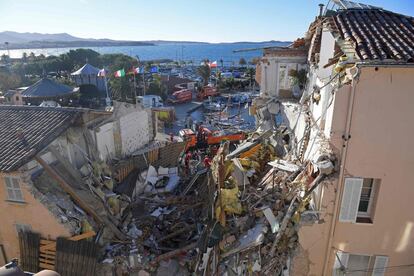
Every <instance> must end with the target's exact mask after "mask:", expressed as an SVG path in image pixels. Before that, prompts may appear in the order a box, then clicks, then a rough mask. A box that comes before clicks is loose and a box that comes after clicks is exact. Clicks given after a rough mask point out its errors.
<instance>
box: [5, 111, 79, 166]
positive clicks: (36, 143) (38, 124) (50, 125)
mask: <svg viewBox="0 0 414 276" xmlns="http://www.w3.org/2000/svg"><path fill="white" fill-rule="evenodd" d="M78 114H80V112H79V111H77V110H72V109H67V108H47V107H30V106H0V171H4V172H9V171H13V170H16V169H18V168H19V167H20V166H22V165H24V164H25V163H26V162H28V161H29V160H30V159H31V158H32V157H33V156H34V155H36V154H37V153H38V152H39V151H40V150H42V149H43V148H44V147H46V146H47V145H48V144H49V143H51V142H52V141H53V140H54V139H55V138H56V137H58V136H59V135H60V134H62V132H63V131H65V130H66V129H67V128H69V126H70V125H71V124H72V122H73V121H74V119H75V118H76V117H77V115H78Z"/></svg>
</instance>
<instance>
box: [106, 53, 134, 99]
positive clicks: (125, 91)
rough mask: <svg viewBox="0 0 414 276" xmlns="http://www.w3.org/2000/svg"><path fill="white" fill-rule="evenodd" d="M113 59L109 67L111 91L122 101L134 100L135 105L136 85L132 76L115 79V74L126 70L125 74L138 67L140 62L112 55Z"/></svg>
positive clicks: (121, 55)
mask: <svg viewBox="0 0 414 276" xmlns="http://www.w3.org/2000/svg"><path fill="white" fill-rule="evenodd" d="M110 57H111V58H114V60H113V63H112V65H111V66H109V71H110V72H111V73H110V75H111V77H110V86H111V90H112V92H113V93H114V98H115V99H117V100H121V101H127V99H132V102H133V103H135V99H134V96H135V93H134V89H135V87H134V83H133V80H132V77H133V76H131V75H129V74H127V75H126V76H125V77H121V78H115V76H114V74H113V73H114V72H115V71H117V70H121V69H124V70H125V72H128V70H130V69H131V68H132V67H135V66H137V65H138V61H137V60H136V59H134V58H132V57H130V56H127V55H123V54H117V55H111V56H110Z"/></svg>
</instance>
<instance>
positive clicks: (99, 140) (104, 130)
mask: <svg viewBox="0 0 414 276" xmlns="http://www.w3.org/2000/svg"><path fill="white" fill-rule="evenodd" d="M95 137H96V147H97V150H98V154H99V158H100V159H101V160H103V161H105V160H108V159H111V157H114V155H115V140H114V123H113V122H109V123H107V124H104V125H102V126H99V127H98V128H96V129H95Z"/></svg>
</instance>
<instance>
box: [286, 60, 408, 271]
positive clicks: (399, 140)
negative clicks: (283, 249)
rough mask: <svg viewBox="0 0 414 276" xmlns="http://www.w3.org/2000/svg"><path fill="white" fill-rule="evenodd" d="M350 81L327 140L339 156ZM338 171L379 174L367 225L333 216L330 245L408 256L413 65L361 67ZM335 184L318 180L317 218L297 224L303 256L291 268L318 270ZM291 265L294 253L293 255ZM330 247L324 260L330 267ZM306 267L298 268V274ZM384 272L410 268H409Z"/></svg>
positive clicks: (393, 260)
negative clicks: (321, 193)
mask: <svg viewBox="0 0 414 276" xmlns="http://www.w3.org/2000/svg"><path fill="white" fill-rule="evenodd" d="M350 93H351V85H346V86H343V87H342V88H340V89H339V90H338V91H337V92H336V93H335V101H334V108H333V110H334V111H333V114H332V125H331V126H330V127H331V129H330V137H329V140H330V143H331V145H332V147H333V149H334V151H335V152H336V153H337V154H338V159H339V160H340V156H339V154H340V151H341V149H342V144H343V140H342V135H343V134H344V132H345V124H346V116H347V110H348V101H349V95H350ZM352 114H353V115H352V120H351V130H350V134H351V139H350V141H349V144H348V152H347V159H346V163H345V177H348V176H354V177H366V178H379V179H381V184H380V188H379V191H378V198H377V202H376V206H375V214H374V218H373V223H372V224H364V223H344V222H336V225H335V233H334V237H333V244H332V247H333V248H337V249H341V250H344V251H346V252H349V253H351V254H352V253H354V254H366V255H387V256H389V263H388V266H399V265H404V264H412V263H414V261H413V260H414V208H412V207H411V204H410V203H411V202H413V201H414V183H413V182H414V149H413V142H414V67H413V68H396V67H393V68H385V67H379V68H378V70H375V68H374V67H362V68H361V71H360V79H359V82H358V83H357V84H356V90H355V100H354V107H353V113H352ZM336 187H337V183H335V181H333V182H332V183H331V184H330V185H327V186H325V193H324V198H323V204H322V209H321V210H320V211H321V218H322V219H323V220H324V222H323V223H322V224H314V225H313V226H303V227H302V228H301V229H300V231H299V241H300V244H301V246H302V247H303V252H302V254H305V256H306V258H307V260H308V263H306V262H303V261H302V259H303V255H302V256H300V257H299V258H298V259H300V261H297V262H296V269H297V270H296V271H295V272H298V273H296V274H295V275H315V276H316V275H322V271H323V265H324V256H325V251H326V246H327V242H328V240H327V237H328V236H329V226H330V223H331V218H332V208H331V207H332V204H333V202H334V200H335V195H336V192H335V191H336ZM294 264H295V260H294ZM333 266H334V251H333V250H332V251H331V254H330V259H329V263H328V275H331V274H332V268H333ZM305 272H306V273H305ZM386 275H414V267H408V268H398V269H397V268H394V269H389V270H388V271H387V273H386Z"/></svg>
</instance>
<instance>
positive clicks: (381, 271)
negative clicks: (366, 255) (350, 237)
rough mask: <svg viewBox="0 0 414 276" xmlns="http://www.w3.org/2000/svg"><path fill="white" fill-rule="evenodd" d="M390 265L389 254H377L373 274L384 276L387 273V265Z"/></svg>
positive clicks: (374, 275) (373, 275)
mask: <svg viewBox="0 0 414 276" xmlns="http://www.w3.org/2000/svg"><path fill="white" fill-rule="evenodd" d="M387 266H388V257H387V256H376V257H375V263H374V268H373V271H372V276H383V275H385V270H386V267H387Z"/></svg>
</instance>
